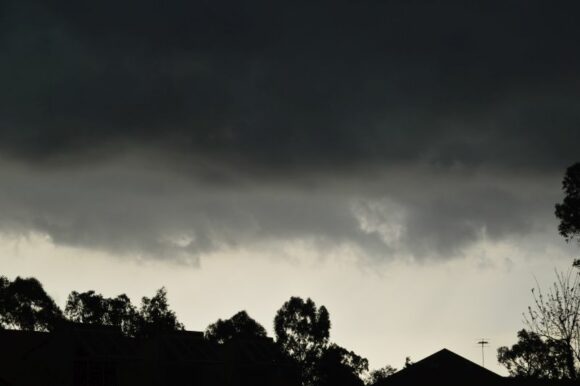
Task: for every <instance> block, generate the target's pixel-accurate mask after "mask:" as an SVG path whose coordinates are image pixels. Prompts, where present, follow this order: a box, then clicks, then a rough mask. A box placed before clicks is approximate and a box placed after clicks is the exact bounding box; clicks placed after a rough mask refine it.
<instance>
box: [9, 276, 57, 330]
mask: <svg viewBox="0 0 580 386" xmlns="http://www.w3.org/2000/svg"><path fill="white" fill-rule="evenodd" d="M62 319H63V315H62V311H61V310H60V308H58V306H57V305H56V303H55V302H54V300H53V299H52V298H51V297H50V296H49V295H48V294H47V293H46V292H45V291H44V288H43V287H42V284H40V282H39V281H38V280H36V279H35V278H21V277H16V279H14V281H12V282H11V281H10V280H8V279H7V278H6V277H4V276H0V327H1V328H8V329H21V330H30V331H52V330H54V328H55V326H56V325H57V324H58V322H59V321H61V320H62Z"/></svg>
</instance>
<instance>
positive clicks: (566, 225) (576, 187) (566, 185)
mask: <svg viewBox="0 0 580 386" xmlns="http://www.w3.org/2000/svg"><path fill="white" fill-rule="evenodd" d="M562 189H563V190H564V193H565V197H564V200H563V201H562V203H560V204H556V217H557V218H558V219H560V224H559V225H558V231H559V232H560V234H561V235H562V236H563V237H564V238H565V239H566V240H567V241H570V240H572V239H574V238H576V239H579V238H580V162H579V163H575V164H574V165H572V166H570V167H568V169H566V174H565V175H564V179H563V181H562Z"/></svg>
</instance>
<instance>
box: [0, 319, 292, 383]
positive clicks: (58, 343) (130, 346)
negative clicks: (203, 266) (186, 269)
mask: <svg viewBox="0 0 580 386" xmlns="http://www.w3.org/2000/svg"><path fill="white" fill-rule="evenodd" d="M297 379H298V377H297V371H296V369H295V367H294V366H293V365H292V363H291V362H290V361H288V360H287V359H286V358H284V357H283V355H282V354H281V353H280V352H279V350H278V349H277V347H276V345H275V344H274V342H273V341H272V340H271V339H270V338H257V339H246V340H232V341H230V342H227V343H224V344H215V343H211V342H208V341H207V340H205V339H204V338H203V333H201V332H192V331H177V332H171V333H167V332H166V333H157V334H152V335H151V336H148V337H144V338H130V337H126V336H124V335H123V334H122V333H121V331H120V330H118V329H116V328H112V327H102V326H93V325H79V324H71V323H68V324H67V325H66V326H63V327H62V328H59V329H57V330H56V331H54V332H50V333H48V332H30V331H15V330H2V331H0V386H5V385H9V386H37V385H38V386H68V385H70V386H126V385H127V386H132V385H140V386H161V385H196V386H206V385H224V386H246V385H252V386H254V385H255V386H266V385H268V386H269V385H280V386H297V385H298V381H297Z"/></svg>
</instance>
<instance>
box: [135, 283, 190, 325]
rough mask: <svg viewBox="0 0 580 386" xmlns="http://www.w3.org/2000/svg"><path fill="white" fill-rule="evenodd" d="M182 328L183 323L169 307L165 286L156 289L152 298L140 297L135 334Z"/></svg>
mask: <svg viewBox="0 0 580 386" xmlns="http://www.w3.org/2000/svg"><path fill="white" fill-rule="evenodd" d="M183 329H184V327H183V324H181V323H180V322H179V321H178V320H177V316H176V315H175V312H173V311H171V310H170V309H169V304H168V302H167V290H165V287H162V288H160V289H158V290H157V292H156V293H155V296H153V297H152V298H147V297H143V298H142V299H141V307H140V308H139V313H138V315H137V331H136V334H137V335H140V336H143V335H150V334H152V333H158V332H171V331H178V330H183Z"/></svg>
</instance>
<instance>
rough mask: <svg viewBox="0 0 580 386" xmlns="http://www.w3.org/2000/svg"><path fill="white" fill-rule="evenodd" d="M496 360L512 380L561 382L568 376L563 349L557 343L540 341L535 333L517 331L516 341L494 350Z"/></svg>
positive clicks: (547, 340) (560, 344) (564, 349)
mask: <svg viewBox="0 0 580 386" xmlns="http://www.w3.org/2000/svg"><path fill="white" fill-rule="evenodd" d="M497 360H498V362H499V363H500V364H502V365H503V366H505V367H506V369H507V370H508V371H509V373H510V375H511V376H512V377H522V378H536V379H562V378H565V377H566V376H567V374H568V370H567V362H566V347H565V346H564V345H563V344H562V342H560V341H555V340H552V339H542V337H540V335H538V334H536V333H535V332H531V331H526V330H520V331H518V342H517V343H516V344H514V345H513V346H512V347H511V348H510V347H506V346H503V347H500V348H498V350H497Z"/></svg>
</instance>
